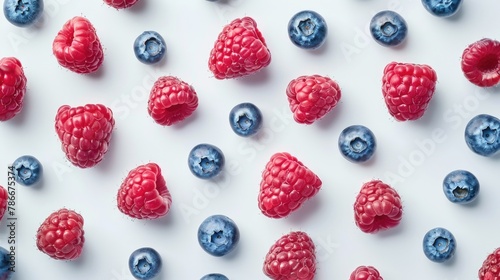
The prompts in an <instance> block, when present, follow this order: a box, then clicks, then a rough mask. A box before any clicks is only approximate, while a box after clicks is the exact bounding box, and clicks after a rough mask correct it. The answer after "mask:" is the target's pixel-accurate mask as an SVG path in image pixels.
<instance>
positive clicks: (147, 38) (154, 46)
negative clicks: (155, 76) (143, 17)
mask: <svg viewBox="0 0 500 280" xmlns="http://www.w3.org/2000/svg"><path fill="white" fill-rule="evenodd" d="M166 49H167V47H166V45H165V40H164V39H163V37H162V36H161V35H160V34H158V32H155V31H144V32H143V33H142V34H141V35H139V36H137V38H136V39H135V41H134V53H135V56H136V57H137V59H138V60H139V61H140V62H142V63H145V64H154V63H157V62H159V61H160V60H161V59H162V58H163V57H164V56H165V51H166Z"/></svg>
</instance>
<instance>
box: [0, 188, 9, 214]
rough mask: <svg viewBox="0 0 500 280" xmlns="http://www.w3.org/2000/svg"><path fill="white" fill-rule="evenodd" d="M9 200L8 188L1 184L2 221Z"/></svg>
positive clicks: (0, 212)
mask: <svg viewBox="0 0 500 280" xmlns="http://www.w3.org/2000/svg"><path fill="white" fill-rule="evenodd" d="M7 201H8V193H7V190H6V189H5V188H4V187H2V186H0V221H1V220H2V218H3V215H4V214H5V211H7Z"/></svg>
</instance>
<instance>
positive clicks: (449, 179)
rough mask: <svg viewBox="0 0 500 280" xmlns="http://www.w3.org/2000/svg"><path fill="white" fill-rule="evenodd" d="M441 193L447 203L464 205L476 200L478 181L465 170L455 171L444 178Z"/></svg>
mask: <svg viewBox="0 0 500 280" xmlns="http://www.w3.org/2000/svg"><path fill="white" fill-rule="evenodd" d="M443 191H444V194H445V195H446V198H448V200H449V201H451V202H453V203H458V204H466V203H469V202H472V201H473V200H474V199H476V197H477V194H478V193H479V181H478V180H477V178H476V176H474V174H472V173H471V172H469V171H467V170H455V171H452V172H450V173H448V175H446V177H445V178H444V180H443Z"/></svg>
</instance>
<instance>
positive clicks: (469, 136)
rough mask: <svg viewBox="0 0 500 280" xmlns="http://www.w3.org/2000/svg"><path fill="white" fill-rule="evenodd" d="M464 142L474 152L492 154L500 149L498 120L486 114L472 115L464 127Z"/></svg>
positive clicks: (484, 154) (487, 155)
mask: <svg viewBox="0 0 500 280" xmlns="http://www.w3.org/2000/svg"><path fill="white" fill-rule="evenodd" d="M465 142H466V143H467V146H468V147H469V148H470V149H471V150H472V151H473V152H474V153H476V154H478V155H481V156H485V157H489V156H493V155H494V154H495V153H496V152H498V150H500V120H499V119H497V118H496V117H493V116H491V115H487V114H480V115H477V116H475V117H473V118H472V119H471V120H470V121H469V123H467V125H466V127H465Z"/></svg>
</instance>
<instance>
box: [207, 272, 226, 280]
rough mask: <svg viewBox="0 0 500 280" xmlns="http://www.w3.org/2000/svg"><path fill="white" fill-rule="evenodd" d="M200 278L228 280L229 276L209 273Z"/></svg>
mask: <svg viewBox="0 0 500 280" xmlns="http://www.w3.org/2000/svg"><path fill="white" fill-rule="evenodd" d="M200 280H229V278H227V277H226V276H224V275H222V274H219V273H210V274H207V275H205V276H203V277H201V279H200Z"/></svg>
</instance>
